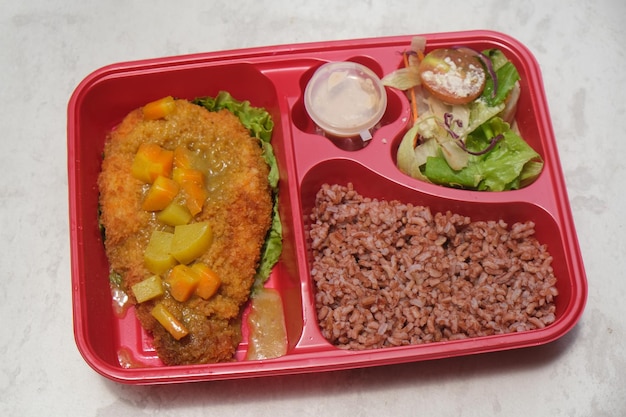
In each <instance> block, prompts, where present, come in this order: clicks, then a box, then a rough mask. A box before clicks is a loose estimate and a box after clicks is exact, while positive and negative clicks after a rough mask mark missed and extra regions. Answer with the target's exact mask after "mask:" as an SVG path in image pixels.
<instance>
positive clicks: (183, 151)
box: [174, 145, 195, 169]
mask: <svg viewBox="0 0 626 417" xmlns="http://www.w3.org/2000/svg"><path fill="white" fill-rule="evenodd" d="M194 158H195V154H194V153H193V151H191V150H190V149H188V148H187V147H185V146H182V145H181V146H177V147H176V149H174V166H175V167H178V168H186V169H191V168H193V167H194V163H193V162H194Z"/></svg>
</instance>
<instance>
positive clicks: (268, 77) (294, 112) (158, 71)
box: [67, 31, 587, 384]
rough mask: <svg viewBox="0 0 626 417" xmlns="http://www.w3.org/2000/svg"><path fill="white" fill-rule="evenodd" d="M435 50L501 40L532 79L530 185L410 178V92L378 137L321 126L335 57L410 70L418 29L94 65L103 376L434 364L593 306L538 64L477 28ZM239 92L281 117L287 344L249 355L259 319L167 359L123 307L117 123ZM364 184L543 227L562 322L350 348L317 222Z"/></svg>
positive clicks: (80, 338) (78, 107)
mask: <svg viewBox="0 0 626 417" xmlns="http://www.w3.org/2000/svg"><path fill="white" fill-rule="evenodd" d="M423 36H425V37H426V39H427V49H426V50H427V51H429V50H431V49H434V48H440V47H452V46H457V45H463V46H468V47H470V48H473V49H477V50H482V49H488V48H499V49H501V50H502V51H503V52H504V53H505V55H506V56H507V57H508V58H509V59H510V60H511V61H512V62H513V63H514V64H515V66H516V67H517V70H518V72H519V74H520V77H521V81H520V84H521V96H520V99H519V103H518V108H517V117H516V122H517V127H518V129H519V131H520V133H521V136H522V137H523V138H524V139H525V140H526V142H527V143H528V144H529V145H530V146H531V147H532V148H533V149H534V150H535V151H537V153H539V154H540V155H541V157H542V159H543V161H544V167H543V171H542V172H541V174H540V175H539V177H538V178H537V179H536V180H535V181H534V182H533V183H531V184H530V185H528V186H526V187H524V188H521V189H519V190H514V191H503V192H488V191H483V192H479V191H467V190H460V189H452V188H446V187H443V186H438V185H435V184H430V183H426V182H423V181H420V180H417V179H414V178H411V177H409V176H407V175H405V174H404V173H402V172H401V171H400V170H399V169H398V168H397V166H396V153H397V150H398V147H399V145H400V142H401V140H402V138H403V136H404V134H405V133H406V131H407V130H408V129H409V128H410V126H411V122H412V120H411V109H410V103H409V100H408V99H407V97H406V96H405V94H404V92H401V91H398V90H395V89H392V88H389V87H387V88H386V93H387V108H386V111H385V113H384V115H383V117H382V119H381V121H380V122H379V123H378V125H377V126H376V127H375V128H374V129H372V131H371V133H372V138H371V139H370V140H366V141H364V140H362V139H361V138H360V137H357V138H347V139H346V138H333V137H329V135H325V134H324V133H322V132H321V131H320V129H318V128H317V127H316V126H315V124H314V123H313V121H312V120H311V118H310V117H309V116H308V114H307V112H306V110H305V106H304V98H303V95H304V90H305V88H306V86H307V83H308V81H309V80H310V79H311V77H312V75H313V73H314V72H315V70H316V69H317V68H319V67H320V66H321V65H323V64H324V63H326V62H332V61H352V62H357V63H359V64H362V65H365V66H367V67H368V68H369V69H371V70H372V71H374V72H375V73H376V75H378V76H379V77H380V78H382V77H384V76H385V75H386V74H389V73H390V72H392V71H394V70H395V69H398V68H400V67H402V65H403V63H402V56H401V53H402V52H403V51H405V50H407V49H408V48H409V46H410V43H411V39H412V36H398V37H389V38H380V39H359V40H347V41H333V42H323V43H311V44H301V45H284V46H273V47H264V48H253V49H247V50H234V51H222V52H214V53H204V54H196V55H188V56H180V57H169V58H158V59H152V60H144V61H136V62H127V63H120V64H114V65H110V66H107V67H103V68H101V69H98V70H96V71H95V72H93V73H92V74H90V75H88V76H87V77H86V78H85V79H84V80H83V81H82V82H81V83H80V84H79V85H78V86H77V88H76V90H75V91H74V93H73V95H72V97H71V98H70V101H69V106H68V126H67V127H68V173H69V200H70V214H69V216H70V237H71V257H72V297H73V317H74V335H75V340H76V344H77V346H78V349H79V351H80V353H81V354H82V356H83V358H84V359H85V361H86V362H87V363H88V364H89V365H90V366H91V367H92V368H93V369H94V370H95V371H97V372H98V373H100V374H101V375H103V376H105V377H107V378H109V379H112V380H114V381H118V382H122V383H129V384H156V383H173V382H190V381H206V380H218V379H232V378H246V377H258V376H268V375H280V374H293V373H303V372H315V371H327V370H339V369H348V368H354V367H365V366H376V365H385V364H394V363H402V362H409V361H418V360H429V359H435V358H444V357H451V356H460V355H467V354H474V353H484V352H490V351H496V350H503V349H515V348H523V347H527V346H535V345H539V344H543V343H548V342H550V341H553V340H555V339H557V338H559V337H561V336H563V335H564V334H565V333H567V332H568V331H569V330H570V329H571V328H572V327H573V326H574V325H575V324H576V322H577V321H578V319H579V317H580V315H581V314H582V312H583V309H584V305H585V301H586V295H587V282H586V277H585V272H584V267H583V263H582V258H581V255H580V249H579V247H578V241H577V237H576V233H575V229H574V224H573V220H572V215H571V211H570V207H569V201H568V198H567V192H566V189H565V184H564V181H563V175H562V172H561V167H560V162H559V157H558V152H557V148H556V141H555V138H554V134H553V132H552V126H551V122H550V116H549V111H548V108H547V103H546V99H545V95H544V91H543V84H542V80H541V74H540V71H539V66H538V64H537V62H536V61H535V59H534V58H533V56H532V54H531V53H530V52H529V51H528V49H526V47H524V46H523V45H522V44H520V43H519V42H517V41H516V40H514V39H512V38H510V37H508V36H507V35H504V34H500V33H496V32H489V31H471V32H455V33H439V34H427V35H423ZM220 91H227V92H229V93H230V94H231V95H232V96H233V97H234V98H236V99H238V100H248V101H249V102H250V104H251V105H252V106H255V107H264V108H265V109H266V110H267V111H268V112H269V113H270V114H271V115H272V118H273V121H274V125H275V126H274V131H273V137H272V142H271V143H272V146H273V148H274V152H275V154H276V157H277V161H278V166H279V173H280V182H279V212H280V216H281V219H282V227H283V251H282V255H281V258H280V260H279V262H278V264H277V265H276V266H275V267H274V269H273V271H272V274H271V276H270V279H269V280H268V282H267V283H266V287H268V288H273V289H275V290H276V291H277V292H278V293H279V295H280V298H281V300H282V307H283V310H284V317H285V328H286V330H287V354H286V355H284V356H281V357H278V358H275V359H267V360H246V359H245V357H246V352H247V348H248V346H247V342H246V335H247V333H248V329H247V326H246V324H245V323H246V320H245V317H246V315H247V314H248V311H247V310H246V311H245V312H244V318H243V320H242V323H243V324H242V333H243V335H244V339H243V342H242V343H241V344H240V346H239V348H238V350H237V353H236V355H235V358H234V361H233V362H228V363H218V364H205V365H185V366H165V365H163V363H162V362H161V360H160V359H159V358H158V356H157V355H156V352H155V350H154V348H153V346H152V343H151V336H150V335H149V334H148V333H147V332H145V331H144V330H143V329H142V328H141V326H140V325H139V323H138V321H137V319H136V318H135V315H134V311H133V308H132V307H131V308H129V309H128V310H125V311H119V309H116V307H115V305H114V303H113V301H112V296H111V288H110V284H109V266H108V262H107V259H106V255H105V252H104V246H103V241H102V236H101V233H100V229H99V223H98V187H97V178H98V175H99V172H100V165H101V162H102V151H103V147H104V142H105V139H106V137H107V134H108V132H110V131H111V130H112V129H114V128H115V126H116V125H117V124H118V123H119V122H120V121H121V120H122V118H123V117H124V116H125V115H126V114H128V112H130V111H131V110H133V109H135V108H138V107H141V106H142V105H144V104H145V103H147V102H149V101H152V100H156V99H159V98H161V97H164V96H168V95H171V96H174V97H177V98H185V99H189V100H192V99H194V98H197V97H203V96H215V95H217V94H218V93H219V92H220ZM349 183H350V184H353V186H354V189H355V190H356V191H358V192H359V193H360V194H362V195H363V196H366V197H369V198H375V199H379V200H387V201H391V200H398V201H401V202H403V203H411V204H413V205H419V206H426V207H429V208H430V210H431V212H432V213H433V214H434V213H436V212H444V213H445V212H446V211H452V212H454V213H458V214H461V215H464V216H469V217H471V219H472V221H476V220H485V221H487V220H496V221H497V220H500V219H502V220H503V221H504V222H506V223H507V224H509V225H512V224H513V223H516V222H526V221H532V222H534V224H535V231H536V233H535V237H536V238H537V239H538V240H539V242H540V243H542V244H545V245H546V246H547V248H548V250H549V252H550V254H551V255H552V257H553V261H552V267H553V269H554V274H555V276H556V277H557V284H556V288H557V290H558V296H557V297H556V298H555V306H556V311H555V316H556V319H555V321H554V322H553V323H552V324H550V325H548V326H546V327H545V328H541V329H535V330H530V331H524V332H517V333H507V334H496V335H491V336H483V337H476V338H468V339H464V340H454V341H449V342H445V343H443V342H440V343H437V342H435V343H426V344H420V345H409V346H399V347H389V348H380V349H370V350H363V351H356V350H352V351H351V350H345V349H339V348H337V347H335V346H333V345H332V344H331V343H330V342H328V341H327V340H326V339H325V338H324V336H323V335H322V331H321V330H320V327H319V325H318V322H317V317H318V316H317V311H316V304H315V288H314V282H313V280H312V277H311V268H312V262H313V259H312V257H313V255H312V250H311V239H310V237H309V231H310V228H311V214H312V211H313V208H314V205H315V198H316V194H317V192H318V191H319V190H320V188H321V187H322V186H323V185H324V184H331V185H332V184H339V185H344V186H345V185H347V184H349Z"/></svg>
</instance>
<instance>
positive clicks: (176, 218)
mask: <svg viewBox="0 0 626 417" xmlns="http://www.w3.org/2000/svg"><path fill="white" fill-rule="evenodd" d="M156 217H157V220H158V221H160V222H161V223H164V224H167V225H168V226H180V225H182V224H187V223H189V222H190V221H191V219H192V218H193V216H192V215H191V213H190V212H189V209H188V208H187V206H186V205H184V204H183V203H181V202H179V201H177V200H174V201H172V202H171V203H170V204H168V206H167V207H165V208H164V209H163V210H161V211H159V212H158V213H157V216H156Z"/></svg>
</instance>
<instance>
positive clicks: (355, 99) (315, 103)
mask: <svg viewBox="0 0 626 417" xmlns="http://www.w3.org/2000/svg"><path fill="white" fill-rule="evenodd" d="M304 106H305V108H306V110H307V112H308V113H309V116H311V119H313V121H314V122H315V124H316V125H317V126H319V127H320V128H321V129H322V130H324V131H325V132H327V133H329V134H331V135H334V136H339V137H351V136H361V138H362V139H363V140H369V139H371V137H372V136H371V133H370V129H371V128H372V127H374V126H375V125H376V124H377V123H378V122H379V121H380V119H381V118H382V117H383V114H384V113H385V109H386V108H387V93H386V92H385V87H384V86H383V84H382V82H381V81H380V78H378V76H377V75H376V74H375V73H374V72H373V71H372V70H370V69H369V68H367V67H366V66H364V65H361V64H357V63H356V62H348V61H346V62H329V63H327V64H324V65H322V66H321V67H319V68H318V69H317V71H315V73H314V74H313V77H312V78H311V80H310V81H309V83H308V85H307V86H306V89H305V91H304Z"/></svg>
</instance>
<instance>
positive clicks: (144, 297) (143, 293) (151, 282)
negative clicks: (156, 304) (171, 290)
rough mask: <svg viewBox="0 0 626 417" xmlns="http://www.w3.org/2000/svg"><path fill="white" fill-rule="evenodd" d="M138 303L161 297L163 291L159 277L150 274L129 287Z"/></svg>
mask: <svg viewBox="0 0 626 417" xmlns="http://www.w3.org/2000/svg"><path fill="white" fill-rule="evenodd" d="M131 289H132V290H133V294H134V295H135V298H136V299H137V302H138V303H143V302H144V301H148V300H152V299H154V298H157V297H161V296H162V295H163V293H164V290H163V283H162V281H161V277H160V276H158V275H152V276H151V277H149V278H146V279H144V280H143V281H141V282H138V283H137V284H135V285H133V286H132V287H131Z"/></svg>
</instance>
